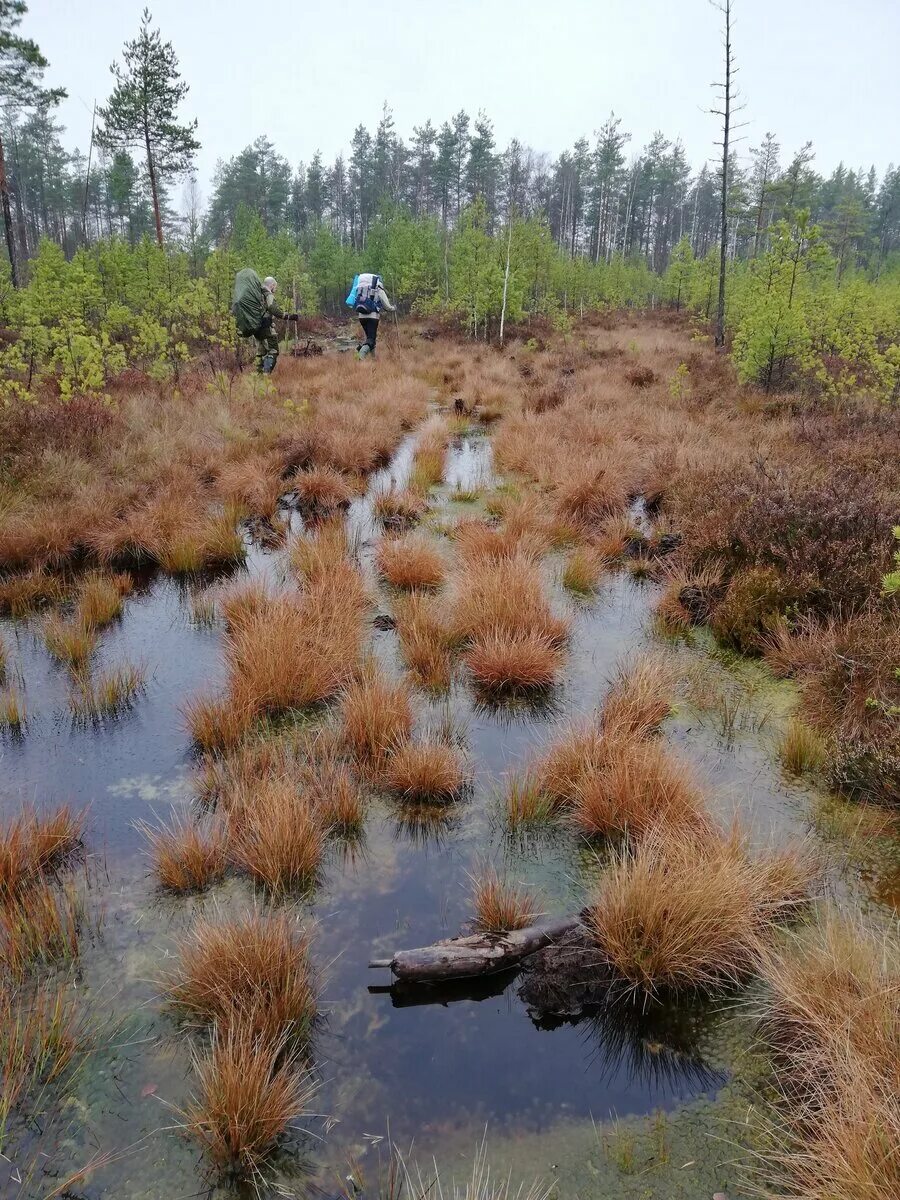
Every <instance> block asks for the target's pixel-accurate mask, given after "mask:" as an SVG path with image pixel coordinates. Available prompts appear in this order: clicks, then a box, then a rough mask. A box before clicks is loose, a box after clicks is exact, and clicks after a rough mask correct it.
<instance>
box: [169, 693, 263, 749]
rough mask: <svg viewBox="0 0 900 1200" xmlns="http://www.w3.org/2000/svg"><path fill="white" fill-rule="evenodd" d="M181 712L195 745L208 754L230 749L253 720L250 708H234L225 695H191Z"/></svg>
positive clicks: (233, 704) (234, 705) (235, 706)
mask: <svg viewBox="0 0 900 1200" xmlns="http://www.w3.org/2000/svg"><path fill="white" fill-rule="evenodd" d="M182 712H183V714H184V720H185V724H186V725H187V728H188V729H189V730H190V734H191V738H192V740H193V741H194V743H195V745H197V746H199V747H200V749H201V750H206V751H208V752H210V753H222V752H224V751H226V750H231V749H233V748H234V747H235V746H236V745H237V744H238V742H240V740H241V738H242V737H243V736H244V734H245V733H246V732H247V730H248V729H249V728H250V725H251V723H252V721H253V712H252V710H251V709H250V708H240V707H238V706H237V705H236V704H235V703H234V701H233V700H232V699H231V698H229V697H228V696H195V697H194V698H193V699H191V700H188V701H186V702H185V704H184V706H183V709H182Z"/></svg>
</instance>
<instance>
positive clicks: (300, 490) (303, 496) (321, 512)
mask: <svg viewBox="0 0 900 1200" xmlns="http://www.w3.org/2000/svg"><path fill="white" fill-rule="evenodd" d="M292 487H293V490H294V494H295V496H296V497H297V504H298V506H299V508H300V510H301V512H303V513H306V514H308V515H309V516H330V515H331V514H332V513H334V512H337V511H338V510H339V509H342V508H347V507H349V505H350V502H351V500H353V498H354V496H355V495H357V494H358V491H359V489H358V486H357V485H356V484H355V481H353V480H351V479H350V478H348V476H346V475H344V474H342V473H341V472H340V471H336V470H334V468H333V467H310V468H307V470H305V471H298V472H297V474H296V475H295V476H294V478H293V481H292Z"/></svg>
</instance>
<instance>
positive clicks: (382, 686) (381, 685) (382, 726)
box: [340, 662, 413, 765]
mask: <svg viewBox="0 0 900 1200" xmlns="http://www.w3.org/2000/svg"><path fill="white" fill-rule="evenodd" d="M340 713H341V722H342V728H343V734H344V740H345V741H346V744H347V746H348V747H349V749H350V750H351V752H352V753H353V754H354V755H355V757H356V758H357V759H358V760H359V761H360V762H362V763H368V764H372V765H377V764H379V763H381V762H383V761H384V759H385V758H386V756H387V755H388V754H390V753H391V751H392V750H394V749H395V748H396V747H397V746H399V745H400V744H401V743H403V742H405V741H406V740H407V739H408V738H409V737H410V735H411V734H412V727H413V709H412V694H411V693H410V690H409V688H408V687H407V685H406V683H405V682H404V681H403V680H391V679H388V678H387V676H385V675H384V674H383V673H382V672H381V671H380V670H379V668H378V667H376V666H375V664H374V663H372V662H369V663H367V664H366V665H365V666H364V668H363V669H362V670H361V671H360V673H359V675H358V677H357V678H356V679H355V680H354V681H353V682H352V683H351V684H350V685H349V687H347V688H346V690H345V691H344V693H343V695H342V696H341V704H340Z"/></svg>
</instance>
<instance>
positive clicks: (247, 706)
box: [186, 562, 368, 749]
mask: <svg viewBox="0 0 900 1200" xmlns="http://www.w3.org/2000/svg"><path fill="white" fill-rule="evenodd" d="M367 606H368V600H367V598H366V595H365V589H364V586H363V582H362V578H361V576H360V575H359V572H358V571H357V570H356V568H355V567H353V566H351V565H350V564H349V563H346V562H342V564H341V566H340V567H339V568H336V569H335V570H333V571H332V572H330V573H328V574H325V575H323V576H321V577H318V576H317V577H316V578H314V579H310V580H307V582H306V586H305V589H304V591H303V592H302V593H296V592H282V593H276V594H271V593H269V592H268V591H267V590H266V589H265V588H262V587H249V588H246V589H242V590H241V591H240V592H238V593H236V594H234V595H232V596H231V597H229V598H227V599H226V600H225V601H224V602H223V613H224V616H225V620H226V622H227V625H228V629H227V634H226V639H225V659H226V664H227V667H228V685H227V688H226V691H225V694H224V696H222V697H221V698H220V699H218V700H215V699H212V700H211V699H208V698H207V699H202V698H201V699H199V700H195V701H193V702H192V703H191V704H189V705H188V707H187V709H186V715H187V720H188V723H189V725H190V727H191V730H192V733H193V735H194V738H195V740H196V741H197V742H198V744H199V745H202V746H205V747H206V748H208V749H224V748H227V747H228V746H233V745H234V744H235V743H236V741H237V739H238V737H239V736H240V734H241V733H243V732H244V731H245V730H246V729H247V728H248V727H249V726H250V724H252V722H253V721H254V720H255V719H256V718H257V717H265V716H278V715H279V714H281V713H285V712H288V711H290V710H292V709H301V708H306V707H308V706H309V705H311V704H316V703H318V702H320V701H323V700H328V699H330V698H331V697H332V696H335V695H336V694H337V693H338V692H339V691H340V690H341V688H342V687H343V686H344V685H345V684H346V683H347V681H348V680H349V679H350V677H351V676H352V674H353V672H354V671H355V670H356V668H357V666H358V663H359V659H360V655H361V652H362V643H363V634H364V626H365V613H366V609H367Z"/></svg>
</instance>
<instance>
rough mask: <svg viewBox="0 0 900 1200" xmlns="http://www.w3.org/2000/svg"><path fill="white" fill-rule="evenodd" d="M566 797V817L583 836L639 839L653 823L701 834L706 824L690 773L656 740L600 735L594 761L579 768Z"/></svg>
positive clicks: (682, 763) (702, 800)
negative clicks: (618, 835)
mask: <svg viewBox="0 0 900 1200" xmlns="http://www.w3.org/2000/svg"><path fill="white" fill-rule="evenodd" d="M570 796H571V801H570V803H571V812H570V814H569V819H570V820H571V822H572V823H573V825H574V826H575V828H576V829H578V830H579V832H581V833H583V834H584V835H585V836H587V837H609V836H613V835H617V834H628V835H629V836H630V837H632V838H635V839H640V838H643V837H644V836H646V835H647V834H648V833H649V832H650V831H652V830H653V828H654V827H656V826H661V827H664V828H666V829H669V830H672V831H673V833H674V832H676V831H681V832H682V833H685V832H692V833H694V834H695V835H701V834H703V833H705V832H706V831H708V829H709V827H710V822H709V817H708V814H707V811H706V805H705V800H704V796H703V792H702V790H701V788H700V787H699V786H698V784H697V782H696V780H695V778H694V775H693V772H692V771H691V770H690V768H689V767H688V766H687V764H686V763H684V762H683V761H682V760H681V759H679V758H677V757H675V755H673V754H672V752H671V751H670V750H668V749H667V748H666V747H665V746H663V745H661V744H659V743H657V742H645V741H641V740H639V739H636V738H604V739H603V741H602V743H601V748H600V758H599V761H598V762H597V763H596V765H593V764H592V766H590V767H588V768H587V769H586V770H585V769H583V770H582V771H581V772H580V775H579V777H578V778H577V782H575V784H574V786H573V787H572V789H571V791H570Z"/></svg>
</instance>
